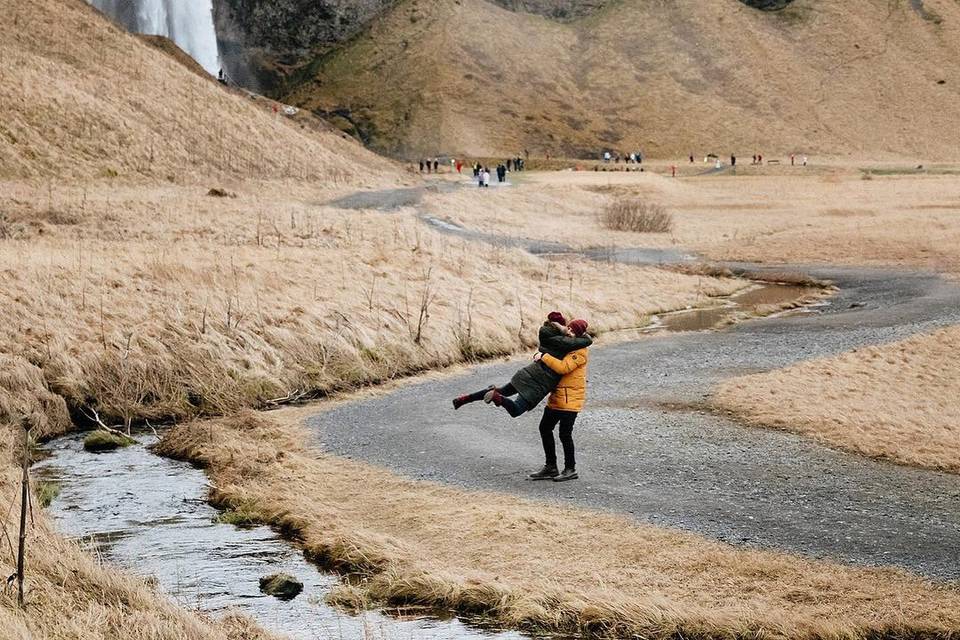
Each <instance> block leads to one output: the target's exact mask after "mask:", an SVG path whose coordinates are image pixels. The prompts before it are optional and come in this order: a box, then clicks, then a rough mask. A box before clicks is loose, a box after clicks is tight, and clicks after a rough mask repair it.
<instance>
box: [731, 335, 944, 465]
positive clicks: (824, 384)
mask: <svg viewBox="0 0 960 640" xmlns="http://www.w3.org/2000/svg"><path fill="white" fill-rule="evenodd" d="M958 350H960V327H950V328H947V329H943V330H940V331H937V332H935V333H933V334H930V335H921V336H917V337H914V338H910V339H908V340H904V341H902V342H897V343H894V344H891V345H883V346H879V347H867V348H863V349H858V350H856V351H854V352H851V353H845V354H843V355H840V356H837V357H834V358H826V359H822V360H813V361H810V362H802V363H800V364H797V365H794V366H791V367H788V368H786V369H783V370H779V371H773V372H770V373H761V374H757V375H752V376H747V377H743V378H737V379H734V380H730V381H728V382H725V383H723V384H722V385H720V387H719V389H717V391H716V394H715V396H714V398H713V402H714V404H715V405H716V406H717V407H718V408H720V409H721V410H725V411H729V412H731V413H732V414H733V415H735V416H737V417H739V418H741V419H743V420H745V421H746V422H747V423H749V424H753V425H757V426H768V427H773V428H777V429H784V430H787V431H792V432H794V433H799V434H802V435H805V436H809V437H811V438H814V439H816V440H817V441H819V442H822V443H824V444H826V445H829V446H834V447H838V448H841V449H846V450H848V451H853V452H855V453H860V454H863V455H868V456H871V457H875V458H883V459H887V460H893V461H895V462H898V463H901V464H909V465H914V466H919V467H927V468H931V469H939V470H942V471H949V472H951V473H960V426H958V425H960V404H958V402H957V398H960V376H958V370H957V367H958V364H960V363H958V361H957V353H958Z"/></svg>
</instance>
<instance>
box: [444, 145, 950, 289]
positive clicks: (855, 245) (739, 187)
mask: <svg viewBox="0 0 960 640" xmlns="http://www.w3.org/2000/svg"><path fill="white" fill-rule="evenodd" d="M865 164H867V161H860V162H857V161H855V160H843V161H834V162H831V163H830V164H829V165H824V166H820V167H815V168H814V167H808V168H803V167H795V168H793V170H790V168H789V167H787V168H782V167H780V168H771V169H769V170H767V169H766V168H764V169H756V170H755V171H756V172H755V173H754V174H752V175H737V176H718V177H701V178H684V179H676V180H673V179H670V178H665V177H663V176H660V175H654V174H653V173H644V174H637V173H632V174H626V173H620V174H603V173H593V172H555V173H531V174H526V175H523V176H522V177H521V178H520V181H519V182H518V184H517V186H515V187H514V188H511V189H496V190H492V193H490V194H484V196H483V197H482V198H478V197H477V196H476V195H475V194H472V193H464V192H460V193H449V194H433V195H431V196H430V197H429V198H428V200H427V206H428V207H429V208H430V210H431V212H432V213H434V214H435V215H438V216H446V217H449V218H450V219H452V220H454V221H456V222H458V223H460V224H463V225H464V226H467V227H470V228H476V229H482V230H486V231H489V230H491V229H493V230H505V231H506V232H509V233H511V234H515V235H519V236H524V237H529V238H538V239H545V240H554V241H560V242H564V243H567V244H570V245H573V246H580V247H584V246H607V245H615V246H620V247H632V246H637V247H643V246H646V247H668V246H677V247H682V248H684V249H690V250H692V251H696V252H698V253H700V254H701V255H703V256H705V257H707V258H710V259H714V260H743V261H753V262H767V263H781V262H782V263H792V264H816V263H821V264H845V265H867V266H903V267H909V268H919V269H929V270H933V271H940V272H949V273H960V215H958V213H960V206H958V203H957V199H956V193H957V189H958V188H960V176H955V175H903V176H879V177H877V178H875V179H874V180H871V181H866V182H865V181H863V180H861V179H860V175H861V174H860V172H859V171H857V170H856V167H857V166H858V165H859V166H864V165H865ZM661 168H662V166H661ZM807 169H810V171H807ZM622 197H639V198H644V199H647V200H651V201H656V202H658V203H661V204H663V205H664V206H665V207H667V208H668V210H669V211H670V213H671V215H672V216H673V219H674V229H673V230H672V231H671V233H669V234H636V233H628V232H611V231H607V230H605V229H603V228H602V226H601V225H600V224H598V222H597V216H598V214H599V213H600V212H601V211H602V210H603V208H604V207H605V206H606V205H607V204H608V203H610V202H613V201H614V200H616V199H618V198H622ZM838 212H839V213H838Z"/></svg>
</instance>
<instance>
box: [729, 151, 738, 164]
mask: <svg viewBox="0 0 960 640" xmlns="http://www.w3.org/2000/svg"><path fill="white" fill-rule="evenodd" d="M730 166H731V167H735V166H737V156H736V155H734V154H732V153H731V154H730Z"/></svg>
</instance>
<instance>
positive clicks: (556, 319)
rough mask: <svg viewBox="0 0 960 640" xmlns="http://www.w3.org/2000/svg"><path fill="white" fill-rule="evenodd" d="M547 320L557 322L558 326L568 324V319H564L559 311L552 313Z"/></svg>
mask: <svg viewBox="0 0 960 640" xmlns="http://www.w3.org/2000/svg"><path fill="white" fill-rule="evenodd" d="M547 320H549V321H550V322H556V323H557V324H567V319H566V318H564V317H563V314H562V313H560V312H559V311H551V312H550V313H548V314H547Z"/></svg>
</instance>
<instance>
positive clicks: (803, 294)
mask: <svg viewBox="0 0 960 640" xmlns="http://www.w3.org/2000/svg"><path fill="white" fill-rule="evenodd" d="M817 293H818V289H815V288H811V287H804V286H800V285H791V284H775V283H771V284H760V285H757V286H754V287H750V288H749V289H747V290H746V291H743V292H740V293H736V294H734V295H732V296H730V297H729V298H723V299H720V300H718V304H717V305H716V306H712V307H705V308H702V309H689V310H683V311H674V312H672V313H664V314H660V315H658V316H654V318H653V320H652V322H651V323H650V325H649V326H648V327H646V328H645V331H648V332H653V331H670V332H682V331H708V330H710V329H715V328H718V327H721V326H724V325H726V324H728V323H729V322H732V321H734V320H738V319H741V318H746V317H750V316H753V315H757V314H759V313H763V314H764V315H769V313H765V310H767V309H769V308H770V307H771V306H774V307H778V306H781V305H785V304H790V303H793V302H796V301H798V300H801V299H803V298H807V297H809V296H813V295H815V294H817ZM824 304H828V303H824ZM818 306H822V304H821V305H809V306H804V307H802V308H798V309H789V310H787V311H784V312H780V313H779V314H777V315H780V314H784V313H817V312H818V308H817V307H818Z"/></svg>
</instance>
